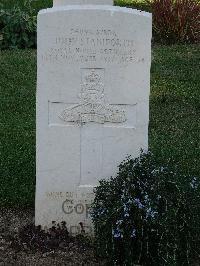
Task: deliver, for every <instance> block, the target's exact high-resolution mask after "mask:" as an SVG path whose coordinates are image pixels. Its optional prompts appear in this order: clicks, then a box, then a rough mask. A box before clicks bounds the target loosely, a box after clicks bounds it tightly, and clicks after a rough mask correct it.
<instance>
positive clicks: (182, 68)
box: [0, 45, 200, 206]
mask: <svg viewBox="0 0 200 266" xmlns="http://www.w3.org/2000/svg"><path fill="white" fill-rule="evenodd" d="M199 48H200V47H199V46H198V45H187V46H185V45H176V46H171V47H170V46H157V47H154V48H153V63H152V69H151V73H152V75H151V77H152V79H151V98H150V99H151V105H150V131H149V142H150V148H151V150H152V151H153V152H154V153H155V154H156V155H157V156H158V157H159V159H160V161H161V163H164V162H166V161H168V160H169V161H170V163H171V164H172V165H173V166H174V167H179V168H180V169H181V171H183V172H184V173H186V174H191V175H194V176H196V175H200V92H199V84H200V67H199V62H200V49H199ZM0 60H1V64H0V73H1V74H0V99H1V105H0V113H1V117H0V140H1V141H0V180H1V185H0V202H1V203H0V204H1V205H7V206H16V205H21V206H28V205H33V204H34V191H35V91H36V51H35V50H20V51H3V52H0Z"/></svg>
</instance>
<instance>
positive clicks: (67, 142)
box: [36, 0, 151, 234]
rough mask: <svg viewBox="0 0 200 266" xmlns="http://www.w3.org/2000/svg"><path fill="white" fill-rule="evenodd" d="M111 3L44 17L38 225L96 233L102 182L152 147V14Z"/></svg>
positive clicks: (59, 5)
mask: <svg viewBox="0 0 200 266" xmlns="http://www.w3.org/2000/svg"><path fill="white" fill-rule="evenodd" d="M73 3H74V4H76V5H72V4H73ZM92 3H93V4H96V5H91V4H92ZM66 4H67V5H66ZM83 4H85V5H83ZM87 4H88V5H87ZM100 4H101V5H100ZM103 4H111V0H87V1H86V0H85V1H84V0H82V1H81V0H79V1H78V0H77V1H75V0H65V1H64V0H57V1H56V0H55V1H54V5H55V6H54V7H53V8H51V9H46V10H42V11H41V12H40V13H39V15H38V81H37V189H36V224H40V225H42V226H47V227H50V226H51V223H52V221H56V222H62V221H66V222H67V225H68V228H69V229H70V232H71V233H72V234H73V233H79V232H80V231H81V230H82V229H84V230H85V231H86V232H88V233H90V232H91V230H92V229H91V220H90V218H89V217H88V209H89V206H90V203H91V201H92V199H93V197H94V194H93V188H94V187H95V186H96V185H97V184H98V180H99V179H101V178H109V177H110V176H113V175H115V174H116V171H117V166H118V165H119V163H120V162H121V161H122V160H124V159H125V157H126V156H127V155H132V156H138V155H139V153H140V149H147V148H148V121H149V89H150V63H151V15H150V14H149V13H145V12H141V11H137V10H132V9H127V8H120V7H113V6H111V5H110V6H109V5H103Z"/></svg>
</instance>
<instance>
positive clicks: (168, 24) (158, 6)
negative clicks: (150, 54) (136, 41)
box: [151, 0, 200, 43]
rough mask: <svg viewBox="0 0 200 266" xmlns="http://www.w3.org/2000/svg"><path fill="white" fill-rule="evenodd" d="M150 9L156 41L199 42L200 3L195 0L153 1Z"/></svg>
mask: <svg viewBox="0 0 200 266" xmlns="http://www.w3.org/2000/svg"><path fill="white" fill-rule="evenodd" d="M151 7H152V13H153V33H154V37H155V40H156V41H159V42H164V43H176V42H179V43H199V42H200V3H199V2H198V1H197V0H153V1H152V2H151Z"/></svg>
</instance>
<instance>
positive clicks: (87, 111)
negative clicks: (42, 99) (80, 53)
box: [60, 69, 126, 124]
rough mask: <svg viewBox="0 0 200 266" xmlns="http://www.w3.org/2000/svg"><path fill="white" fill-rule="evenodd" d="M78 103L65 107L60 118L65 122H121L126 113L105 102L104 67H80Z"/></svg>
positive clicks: (123, 120) (124, 118) (124, 119)
mask: <svg viewBox="0 0 200 266" xmlns="http://www.w3.org/2000/svg"><path fill="white" fill-rule="evenodd" d="M79 98H80V104H77V105H75V106H73V107H70V108H67V109H65V110H64V111H63V112H62V113H61V114H60V119H61V120H63V121H65V122H77V123H87V122H96V123H100V124H104V123H105V122H111V123H123V122H125V121H126V115H125V112H124V111H123V110H120V109H119V107H116V106H112V105H109V104H108V103H106V99H105V95H104V69H82V83H81V92H80V95H79Z"/></svg>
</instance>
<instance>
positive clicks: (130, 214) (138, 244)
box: [91, 152, 200, 265]
mask: <svg viewBox="0 0 200 266" xmlns="http://www.w3.org/2000/svg"><path fill="white" fill-rule="evenodd" d="M199 180H200V179H199V177H191V176H185V175H183V174H180V172H178V171H177V170H176V171H174V170H172V169H171V168H170V167H169V166H160V162H159V163H158V161H157V159H156V158H155V156H154V155H153V154H152V153H150V152H148V153H141V155H140V156H139V157H138V158H136V159H132V158H131V157H129V158H127V159H126V160H124V161H123V162H122V163H121V164H120V166H119V172H118V174H117V176H116V177H112V178H110V179H108V180H102V181H100V185H99V186H98V187H97V188H96V197H95V200H94V203H93V206H92V207H93V208H92V213H91V215H92V218H93V222H94V226H95V235H96V245H97V251H98V253H99V254H100V255H103V256H106V257H107V258H108V259H109V260H110V263H115V264H119V265H134V264H139V265H191V264H192V263H193V262H194V261H196V260H198V255H197V254H199V251H200V248H199V247H200V241H199V235H200V205H199V203H198V202H199V199H200V183H199ZM102 210H103V211H102ZM186 251H187V252H186Z"/></svg>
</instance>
